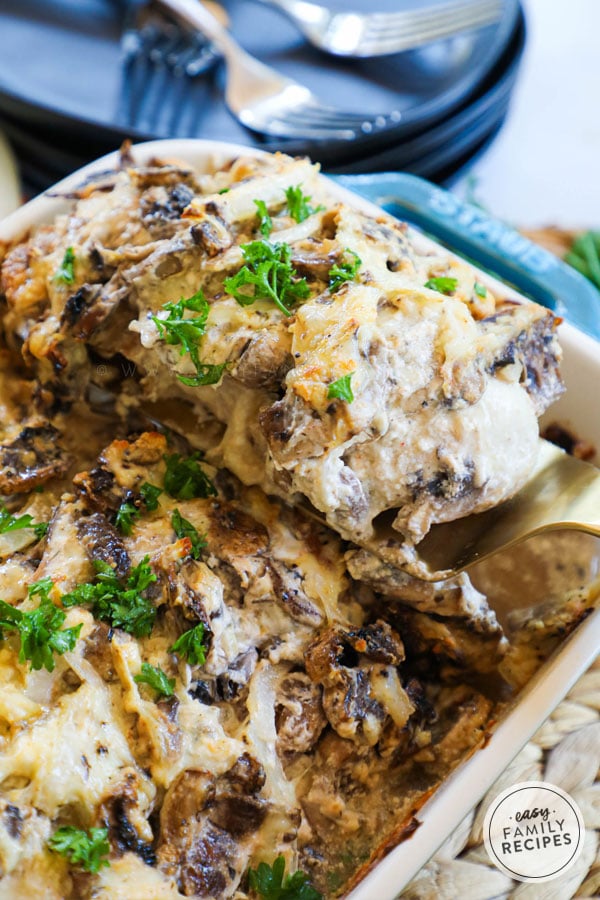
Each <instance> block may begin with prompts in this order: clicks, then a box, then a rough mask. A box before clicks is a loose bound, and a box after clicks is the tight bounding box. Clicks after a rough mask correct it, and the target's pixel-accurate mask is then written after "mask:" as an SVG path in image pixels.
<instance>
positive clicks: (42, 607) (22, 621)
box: [0, 578, 83, 672]
mask: <svg viewBox="0 0 600 900" xmlns="http://www.w3.org/2000/svg"><path fill="white" fill-rule="evenodd" d="M53 586H54V585H53V582H52V580H51V579H50V578H42V579H41V581H38V582H36V583H35V584H31V585H29V588H28V591H27V593H28V595H29V597H30V599H31V598H33V597H37V596H39V597H40V603H39V606H38V607H37V609H32V610H30V611H29V612H25V611H23V610H22V609H17V608H16V607H14V606H11V605H10V604H9V603H6V602H5V601H4V600H0V637H1V638H2V639H4V631H12V632H16V633H17V634H18V635H19V637H20V640H21V646H20V649H19V662H20V663H24V662H25V661H26V660H29V661H30V662H31V668H32V669H42V668H45V669H47V670H48V672H53V671H54V667H55V661H54V654H55V653H57V654H58V655H59V656H62V655H63V653H66V652H67V650H72V649H73V647H74V646H75V643H76V642H77V638H78V637H79V632H80V631H81V629H82V627H83V626H82V625H81V624H80V625H76V626H75V627H73V628H62V627H61V626H62V624H63V622H64V621H65V619H66V615H65V613H64V612H63V611H62V609H59V608H58V607H57V606H55V605H54V603H53V602H52V600H51V599H50V596H49V594H50V591H51V590H52V588H53Z"/></svg>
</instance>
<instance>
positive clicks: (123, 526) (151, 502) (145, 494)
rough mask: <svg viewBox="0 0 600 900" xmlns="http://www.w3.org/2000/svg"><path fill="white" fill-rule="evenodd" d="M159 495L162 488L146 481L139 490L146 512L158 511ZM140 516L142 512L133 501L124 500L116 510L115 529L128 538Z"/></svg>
mask: <svg viewBox="0 0 600 900" xmlns="http://www.w3.org/2000/svg"><path fill="white" fill-rule="evenodd" d="M161 494H162V488H159V487H157V486H156V485H155V484H150V482H148V481H145V482H144V483H143V485H142V486H141V488H140V497H141V498H142V503H143V504H144V506H145V507H146V509H147V510H148V512H154V510H155V509H158V498H159V497H160V495H161ZM141 515H142V510H141V509H140V508H139V506H136V505H135V503H134V502H133V500H124V501H123V503H121V505H120V507H119V509H118V510H117V515H116V516H115V527H116V528H118V529H119V531H120V532H121V534H125V535H127V536H129V535H131V533H132V531H133V526H134V525H135V523H136V521H137V520H138V519H139V518H140V516H141Z"/></svg>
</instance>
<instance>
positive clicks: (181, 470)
mask: <svg viewBox="0 0 600 900" xmlns="http://www.w3.org/2000/svg"><path fill="white" fill-rule="evenodd" d="M200 458H201V454H200V453H193V454H192V455H191V456H188V457H187V459H185V458H184V457H183V456H180V455H179V453H172V454H171V455H169V454H165V456H163V459H164V461H165V462H166V464H167V471H166V472H165V480H164V484H165V491H166V492H167V494H169V496H170V497H173V498H174V499H175V500H192V499H193V498H194V497H203V498H206V497H216V496H217V489H216V488H215V486H214V484H213V483H212V481H211V480H210V478H209V477H208V475H207V474H206V472H204V470H203V469H201V468H200V466H199V465H198V460H199V459H200Z"/></svg>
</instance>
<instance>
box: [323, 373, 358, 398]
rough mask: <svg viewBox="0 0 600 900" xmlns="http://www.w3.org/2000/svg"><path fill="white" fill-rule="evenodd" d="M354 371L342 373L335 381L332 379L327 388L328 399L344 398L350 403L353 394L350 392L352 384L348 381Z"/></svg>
mask: <svg viewBox="0 0 600 900" xmlns="http://www.w3.org/2000/svg"><path fill="white" fill-rule="evenodd" d="M353 374H354V372H350V374H349V375H342V377H341V378H338V380H337V381H332V383H331V384H330V385H329V387H328V388H327V399H328V400H346V401H347V402H348V403H352V401H353V400H354V394H353V393H352V385H351V384H350V381H351V379H352V376H353Z"/></svg>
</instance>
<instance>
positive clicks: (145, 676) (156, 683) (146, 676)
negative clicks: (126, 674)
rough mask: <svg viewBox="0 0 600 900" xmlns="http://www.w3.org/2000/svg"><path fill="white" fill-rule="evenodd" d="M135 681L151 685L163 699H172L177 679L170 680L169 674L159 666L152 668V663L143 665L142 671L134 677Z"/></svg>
mask: <svg viewBox="0 0 600 900" xmlns="http://www.w3.org/2000/svg"><path fill="white" fill-rule="evenodd" d="M133 680H134V681H137V683H138V684H149V685H150V687H151V688H152V689H153V690H154V691H156V693H157V694H159V695H160V696H161V697H172V696H173V688H174V687H175V679H174V678H168V677H167V673H166V672H163V670H162V669H161V668H160V667H159V666H151V665H150V663H142V671H141V672H140V674H139V675H134V677H133Z"/></svg>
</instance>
